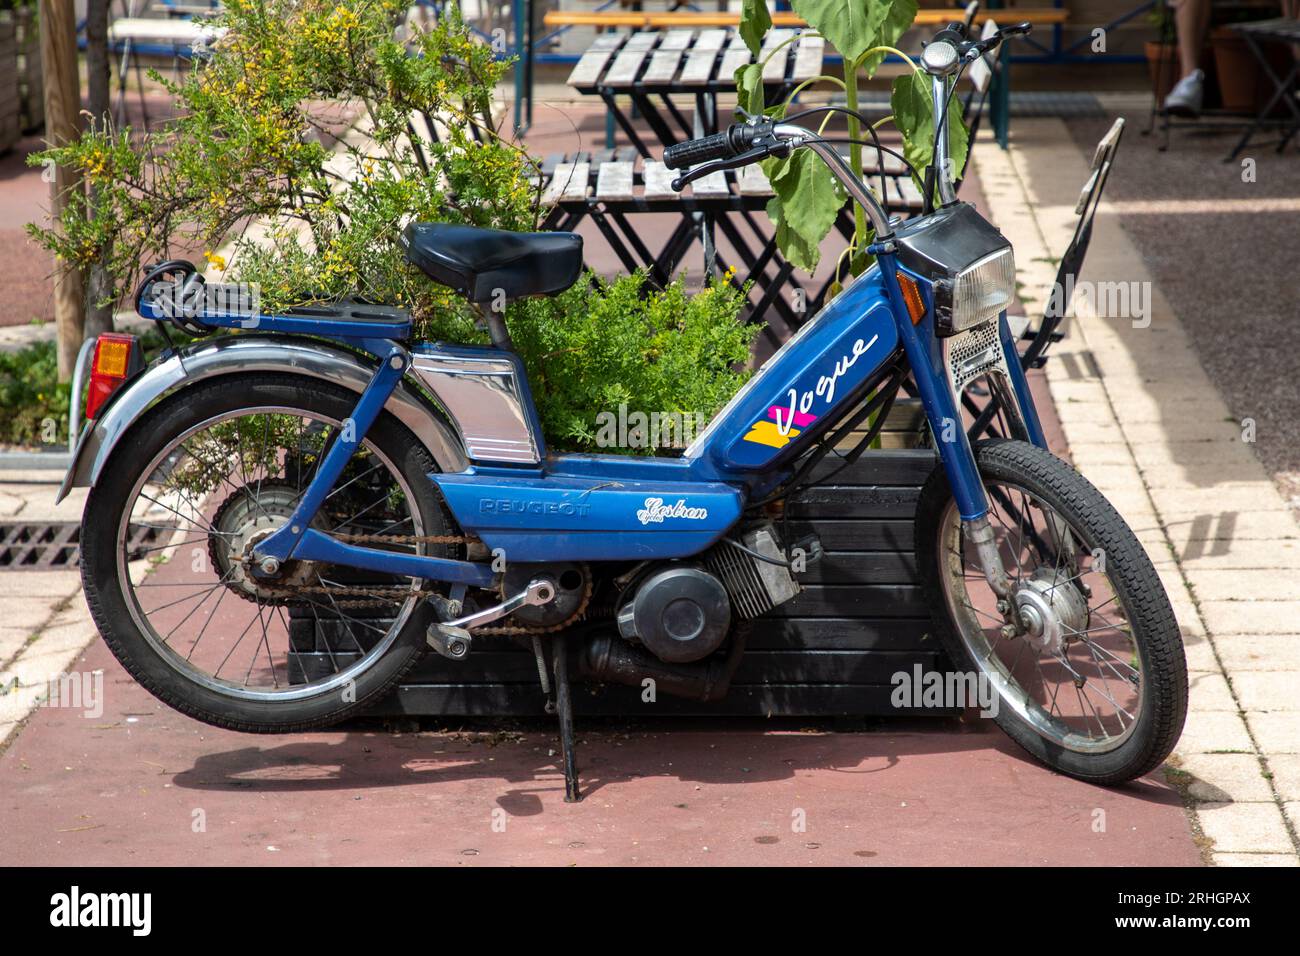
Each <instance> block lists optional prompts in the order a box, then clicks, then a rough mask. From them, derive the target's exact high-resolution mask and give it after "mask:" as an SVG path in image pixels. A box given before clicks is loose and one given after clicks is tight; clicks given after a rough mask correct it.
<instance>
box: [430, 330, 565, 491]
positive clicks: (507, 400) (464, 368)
mask: <svg viewBox="0 0 1300 956" xmlns="http://www.w3.org/2000/svg"><path fill="white" fill-rule="evenodd" d="M493 353H495V354H493ZM411 358H412V364H413V367H414V369H415V374H416V375H418V376H419V377H420V379H421V381H423V382H424V384H425V386H426V387H427V388H428V389H429V390H430V391H431V392H433V393H434V394H435V395H437V396H438V400H439V401H440V402H441V403H442V405H443V407H445V408H446V409H447V412H448V414H449V415H451V418H452V420H453V421H454V422H455V423H456V427H457V428H458V429H459V430H460V434H461V436H462V437H463V438H464V440H465V449H466V451H467V453H468V454H469V457H470V458H472V459H474V460H475V461H502V462H511V463H514V464H529V465H535V464H537V463H538V462H539V461H541V460H542V455H541V450H540V448H539V447H538V445H539V443H538V440H537V435H536V434H535V431H534V428H533V423H532V421H531V420H530V417H529V414H528V411H527V409H528V408H529V407H530V405H531V399H530V398H528V396H527V393H526V392H525V386H524V384H523V369H522V367H521V366H519V365H518V364H517V361H516V360H515V359H514V358H513V357H512V356H510V355H508V354H506V353H503V352H498V351H497V350H496V349H483V348H477V349H476V348H471V347H467V346H453V347H447V346H434V347H432V348H429V349H425V350H417V351H415V352H413V353H412V355H411Z"/></svg>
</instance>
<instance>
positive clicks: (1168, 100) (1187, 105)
mask: <svg viewBox="0 0 1300 956" xmlns="http://www.w3.org/2000/svg"><path fill="white" fill-rule="evenodd" d="M1169 4H1170V6H1172V7H1173V8H1174V26H1175V27H1177V29H1178V61H1179V65H1180V66H1181V67H1182V72H1183V78H1182V79H1181V80H1179V81H1178V83H1177V85H1175V86H1174V88H1173V90H1171V91H1170V93H1169V95H1168V96H1167V97H1165V111H1166V112H1168V113H1172V114H1173V115H1174V116H1192V117H1195V116H1199V115H1200V112H1201V101H1202V99H1203V98H1204V95H1205V73H1204V72H1203V71H1202V70H1201V69H1200V62H1201V48H1202V47H1203V46H1204V45H1205V34H1206V31H1207V30H1208V29H1209V26H1210V0H1169Z"/></svg>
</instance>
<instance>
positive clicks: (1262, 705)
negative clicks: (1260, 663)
mask: <svg viewBox="0 0 1300 956" xmlns="http://www.w3.org/2000/svg"><path fill="white" fill-rule="evenodd" d="M1232 688H1233V690H1235V691H1236V693H1237V699H1238V700H1239V701H1241V708H1242V710H1247V711H1253V710H1262V711H1278V710H1300V671H1273V670H1267V671H1238V672H1237V673H1235V674H1233V675H1232Z"/></svg>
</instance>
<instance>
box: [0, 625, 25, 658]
mask: <svg viewBox="0 0 1300 956" xmlns="http://www.w3.org/2000/svg"><path fill="white" fill-rule="evenodd" d="M31 636H32V634H31V631H28V630H26V629H25V628H21V627H5V628H0V666H3V665H4V663H5V662H6V661H8V660H9V659H10V658H12V657H13V656H14V655H16V654H17V653H18V652H19V651H20V650H22V649H23V646H24V645H25V644H26V643H27V640H28V638H30V637H31Z"/></svg>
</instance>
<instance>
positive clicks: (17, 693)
mask: <svg viewBox="0 0 1300 956" xmlns="http://www.w3.org/2000/svg"><path fill="white" fill-rule="evenodd" d="M9 679H10V674H9V672H8V671H5V672H3V673H0V684H3V685H4V687H5V689H6V690H5V693H3V694H0V724H3V723H7V722H10V721H17V720H22V719H23V718H24V717H26V716H27V715H28V713H30V712H31V709H32V708H33V707H35V706H36V702H37V701H38V700H40V699H41V697H43V696H44V694H45V689H46V688H45V685H44V684H40V685H37V686H34V687H27V686H19V687H15V688H13V689H9Z"/></svg>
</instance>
